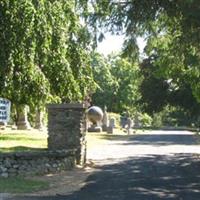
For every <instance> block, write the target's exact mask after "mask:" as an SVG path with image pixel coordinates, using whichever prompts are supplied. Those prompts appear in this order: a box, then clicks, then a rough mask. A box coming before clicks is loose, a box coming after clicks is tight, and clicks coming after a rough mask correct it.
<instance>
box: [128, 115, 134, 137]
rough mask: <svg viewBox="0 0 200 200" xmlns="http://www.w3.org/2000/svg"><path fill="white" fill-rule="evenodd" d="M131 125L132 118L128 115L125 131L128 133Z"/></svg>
mask: <svg viewBox="0 0 200 200" xmlns="http://www.w3.org/2000/svg"><path fill="white" fill-rule="evenodd" d="M132 127H133V120H132V119H131V118H130V117H128V119H127V133H128V135H130V134H131V129H132Z"/></svg>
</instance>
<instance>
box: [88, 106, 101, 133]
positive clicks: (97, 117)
mask: <svg viewBox="0 0 200 200" xmlns="http://www.w3.org/2000/svg"><path fill="white" fill-rule="evenodd" d="M87 117H88V119H89V121H91V122H92V125H91V126H90V127H89V128H88V132H101V131H102V128H101V126H100V125H99V124H100V122H101V120H102V119H103V111H102V110H101V108H100V107H98V106H92V107H90V108H89V109H88V110H87Z"/></svg>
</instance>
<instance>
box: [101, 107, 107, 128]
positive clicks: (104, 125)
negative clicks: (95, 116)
mask: <svg viewBox="0 0 200 200" xmlns="http://www.w3.org/2000/svg"><path fill="white" fill-rule="evenodd" d="M102 122H103V126H102V129H103V131H107V128H108V113H107V107H106V106H105V107H104V112H103V120H102Z"/></svg>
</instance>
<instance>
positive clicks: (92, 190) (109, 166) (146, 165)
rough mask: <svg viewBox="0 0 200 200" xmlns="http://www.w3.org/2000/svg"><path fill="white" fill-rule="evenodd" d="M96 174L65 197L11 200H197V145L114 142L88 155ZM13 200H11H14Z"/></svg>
mask: <svg viewBox="0 0 200 200" xmlns="http://www.w3.org/2000/svg"><path fill="white" fill-rule="evenodd" d="M88 159H90V160H92V161H93V162H94V163H95V170H94V171H93V173H91V175H89V176H88V178H87V180H86V184H85V186H83V187H82V188H81V189H80V190H78V191H75V192H73V193H71V194H68V195H55V196H45V197H42V196H41V197H34V196H32V197H31V196H26V197H15V198H14V199H15V200H134V199H135V200H154V199H155V200H157V199H170V200H171V199H177V200H199V199H200V145H198V143H197V138H196V136H195V135H194V134H193V133H191V132H187V131H152V132H151V133H149V132H148V133H147V132H144V133H143V134H141V135H137V136H132V137H130V136H129V137H122V136H118V135H117V136H113V137H110V140H108V142H107V143H106V144H104V145H103V146H97V147H96V148H94V149H93V151H89V152H88ZM14 199H13V200H14Z"/></svg>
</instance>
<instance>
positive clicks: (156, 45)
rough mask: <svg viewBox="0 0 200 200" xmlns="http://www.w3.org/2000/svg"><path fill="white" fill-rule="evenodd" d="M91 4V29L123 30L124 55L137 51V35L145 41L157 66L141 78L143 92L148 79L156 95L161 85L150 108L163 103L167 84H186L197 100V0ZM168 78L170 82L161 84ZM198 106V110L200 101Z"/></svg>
mask: <svg viewBox="0 0 200 200" xmlns="http://www.w3.org/2000/svg"><path fill="white" fill-rule="evenodd" d="M92 5H94V6H93V7H94V8H93V10H91V13H90V14H91V15H90V21H89V22H90V24H91V26H92V27H94V31H97V32H98V31H99V29H100V28H102V27H103V28H105V29H107V30H110V31H112V32H113V33H114V34H119V33H121V32H123V33H125V37H126V40H125V43H124V45H125V46H124V50H125V55H128V56H130V57H131V58H133V57H134V55H136V54H137V48H136V45H137V44H136V38H137V37H138V36H142V37H144V38H146V40H147V41H148V44H147V47H146V54H147V56H148V57H149V58H152V57H154V58H155V59H154V61H153V66H154V67H155V68H156V70H154V75H153V76H151V77H149V79H148V80H146V81H144V82H143V89H144V88H145V87H146V90H145V91H144V93H146V92H147V91H148V88H150V86H149V87H148V82H149V83H150V84H149V85H152V86H153V87H154V89H155V90H154V92H157V91H158V94H156V95H155V99H157V97H158V96H159V92H161V91H162V88H163V87H164V91H163V92H162V93H161V95H160V97H161V99H160V100H159V102H158V105H157V107H156V106H155V105H153V104H155V103H152V105H151V108H150V109H149V112H153V111H154V110H155V111H156V112H157V111H160V110H161V109H162V107H163V106H165V105H166V103H167V102H166V101H165V99H166V98H167V96H168V95H167V93H168V86H169V87H170V88H169V89H173V90H174V89H176V88H181V90H182V88H184V87H186V88H189V89H190V92H188V93H187V94H188V96H190V94H192V96H193V97H195V99H196V100H194V99H193V100H192V101H193V102H195V101H198V102H200V92H199V91H200V81H199V80H200V68H199V66H200V55H199V51H200V46H199V43H200V32H199V27H200V20H199V19H200V8H199V0H187V1H171V0H165V1H163V0H141V1H138V0H132V1H115V0H105V1H94V2H93V4H92ZM127 50H128V51H127ZM169 80H171V82H170V85H163V84H164V83H167V82H166V81H169ZM164 81H165V82H164ZM165 86H166V87H165ZM189 93H190V94H189ZM147 96H149V95H147ZM145 98H146V97H145ZM152 98H153V97H151V99H152ZM147 99H148V98H147ZM191 99H192V98H191ZM149 102H150V101H149ZM179 103H180V101H179ZM195 104H197V103H195ZM197 107H198V110H199V104H198V106H195V108H197Z"/></svg>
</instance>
